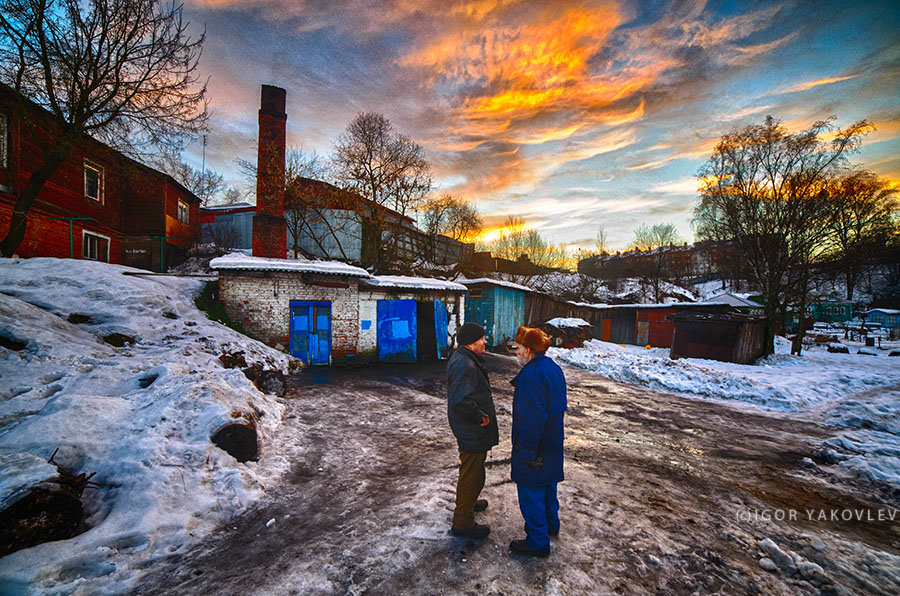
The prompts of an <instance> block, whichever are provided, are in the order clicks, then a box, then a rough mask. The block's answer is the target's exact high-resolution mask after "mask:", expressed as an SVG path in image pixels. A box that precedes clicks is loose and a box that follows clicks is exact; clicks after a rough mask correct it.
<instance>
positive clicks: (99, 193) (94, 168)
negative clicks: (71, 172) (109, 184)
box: [84, 160, 105, 205]
mask: <svg viewBox="0 0 900 596" xmlns="http://www.w3.org/2000/svg"><path fill="white" fill-rule="evenodd" d="M88 170H92V171H94V172H96V173H97V196H96V197H92V196H91V195H89V194H88ZM103 174H104V173H103V166H99V165H97V164H95V163H92V162H90V161H88V160H84V198H86V199H90V200H92V201H97V202H98V203H100V204H101V205H102V204H103V194H104V193H103V187H104V183H105V176H104V175H103Z"/></svg>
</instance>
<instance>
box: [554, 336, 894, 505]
mask: <svg viewBox="0 0 900 596" xmlns="http://www.w3.org/2000/svg"><path fill="white" fill-rule="evenodd" d="M883 346H884V348H883V349H881V350H874V349H871V348H870V349H869V350H868V351H870V352H872V353H874V354H877V355H875V356H871V355H862V354H858V353H857V352H858V350H859V349H860V346H859V344H855V345H850V346H848V347H849V348H850V352H851V353H850V354H832V353H829V352H828V351H826V349H825V348H824V347H812V348H808V349H806V350H804V352H803V355H802V356H791V355H790V344H789V342H787V341H786V340H784V339H783V338H777V342H776V350H775V351H776V353H775V354H774V355H771V356H769V357H767V358H765V359H763V360H761V361H760V362H759V363H758V364H757V365H755V366H749V365H741V364H732V363H727V362H717V361H714V360H703V359H694V358H684V359H679V360H672V359H671V358H669V350H668V349H663V348H651V349H645V348H641V347H639V346H625V345H617V344H612V343H608V342H602V341H598V340H591V341H588V342H586V343H585V347H584V348H580V349H574V350H560V349H555V348H551V354H552V355H553V357H554V358H557V359H558V360H560V361H561V362H566V363H569V364H571V365H573V366H577V367H579V368H583V369H585V370H590V371H592V372H595V373H597V374H600V375H603V376H605V377H609V378H611V379H617V380H621V381H626V382H628V383H634V384H637V385H643V386H646V387H651V388H653V389H660V390H664V391H671V392H676V393H683V394H687V395H693V396H698V397H702V398H705V399H714V400H726V401H730V402H734V403H737V404H739V405H742V404H750V405H752V406H760V407H762V408H763V409H768V410H777V411H780V412H785V413H789V414H790V415H792V416H795V417H798V418H804V419H809V420H815V421H818V422H824V423H825V424H826V425H828V426H830V427H833V428H834V432H835V435H834V436H833V437H832V438H830V439H828V440H827V441H826V442H825V445H824V446H823V448H825V449H832V450H833V452H829V454H828V455H829V457H832V458H834V459H840V460H841V463H840V465H841V467H843V468H844V469H845V470H847V471H848V472H852V473H854V474H858V475H860V476H863V477H865V478H870V479H877V480H881V481H884V482H888V483H890V484H892V485H894V486H896V487H898V488H900V357H889V356H888V354H889V353H890V351H891V350H892V349H894V350H896V349H900V346H893V345H892V344H888V343H885V344H883ZM864 351H865V350H864Z"/></svg>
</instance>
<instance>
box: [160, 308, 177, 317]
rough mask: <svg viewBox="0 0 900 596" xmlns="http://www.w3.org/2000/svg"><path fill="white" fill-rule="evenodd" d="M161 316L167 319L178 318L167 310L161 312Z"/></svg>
mask: <svg viewBox="0 0 900 596" xmlns="http://www.w3.org/2000/svg"><path fill="white" fill-rule="evenodd" d="M163 316H164V317H165V318H167V319H177V318H178V315H176V314H175V313H173V312H171V311H168V310H167V311H165V312H163Z"/></svg>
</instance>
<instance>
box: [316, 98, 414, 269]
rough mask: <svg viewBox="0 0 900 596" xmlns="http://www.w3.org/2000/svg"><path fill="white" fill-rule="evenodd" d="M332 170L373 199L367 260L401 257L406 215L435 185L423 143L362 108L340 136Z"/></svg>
mask: <svg viewBox="0 0 900 596" xmlns="http://www.w3.org/2000/svg"><path fill="white" fill-rule="evenodd" d="M333 175H334V177H335V180H336V181H337V182H338V183H339V184H340V185H341V186H342V187H343V188H344V189H346V190H349V191H351V192H354V193H357V194H358V195H360V196H362V197H363V198H365V199H368V200H369V201H371V203H372V204H371V205H370V206H368V207H365V208H361V209H360V216H361V218H362V224H363V250H362V262H363V264H365V265H375V266H376V268H378V269H381V270H383V269H385V268H386V267H388V266H389V263H390V262H392V261H395V260H396V258H397V253H398V242H399V241H400V240H401V238H402V235H403V225H404V219H403V218H404V216H405V215H406V214H407V213H409V212H412V211H416V210H417V208H418V207H419V205H420V204H421V203H422V202H423V201H424V200H425V197H426V196H427V194H428V193H429V192H430V190H431V174H430V168H429V166H428V163H427V162H426V161H425V158H424V154H423V150H422V148H421V147H420V146H419V145H418V144H417V143H415V142H413V141H412V140H410V139H409V138H407V137H406V136H404V135H402V134H399V133H397V132H396V131H395V130H394V127H393V125H392V124H391V122H390V120H388V119H387V118H385V117H384V116H383V115H381V114H376V113H365V114H359V115H358V116H357V117H356V118H355V119H354V120H353V121H352V122H351V123H350V125H349V126H348V127H347V130H346V131H344V133H343V134H341V135H340V137H338V139H337V140H336V141H335V144H334V157H333ZM380 207H385V208H387V209H392V210H394V211H396V212H397V213H398V214H399V217H397V216H394V215H390V214H388V213H386V211H385V210H384V209H381V208H380Z"/></svg>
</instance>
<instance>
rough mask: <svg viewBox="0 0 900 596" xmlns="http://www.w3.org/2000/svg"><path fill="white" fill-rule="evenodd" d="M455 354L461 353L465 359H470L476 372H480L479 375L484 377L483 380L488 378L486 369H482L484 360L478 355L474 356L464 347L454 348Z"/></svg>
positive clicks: (473, 353)
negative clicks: (476, 368)
mask: <svg viewBox="0 0 900 596" xmlns="http://www.w3.org/2000/svg"><path fill="white" fill-rule="evenodd" d="M456 351H457V352H461V353H462V354H463V355H464V356H465V357H466V358H468V359H470V360H471V361H472V362H474V363H475V366H477V367H478V370H480V371H481V374H482V375H484V378H485V379H487V378H488V373H487V369H486V368H485V367H484V358H483V357H482V356H481V355H480V354H476V353H475V352H473V351H472V350H470V349H469V348H467V347H465V346H460V347H458V348H456Z"/></svg>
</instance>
